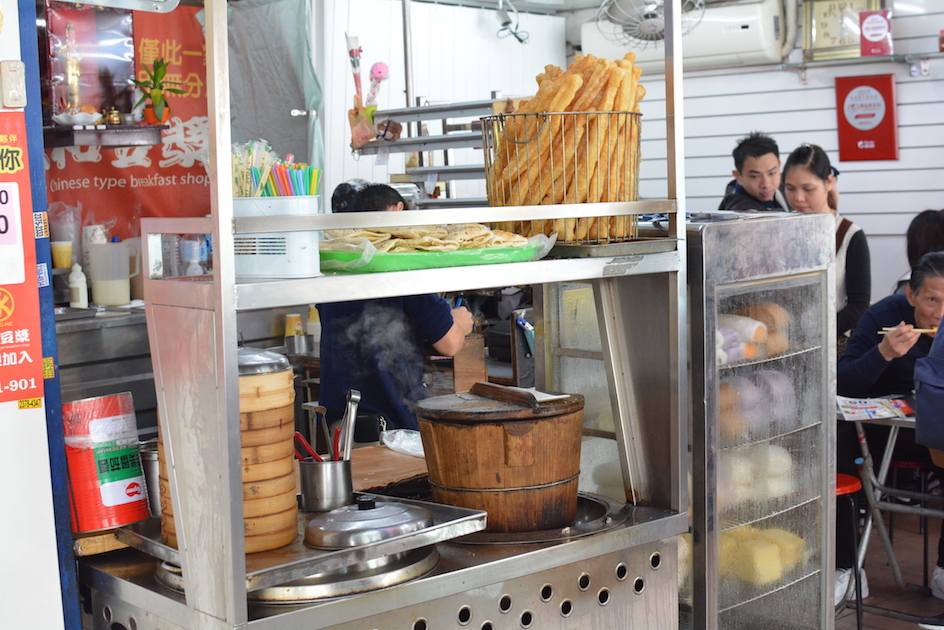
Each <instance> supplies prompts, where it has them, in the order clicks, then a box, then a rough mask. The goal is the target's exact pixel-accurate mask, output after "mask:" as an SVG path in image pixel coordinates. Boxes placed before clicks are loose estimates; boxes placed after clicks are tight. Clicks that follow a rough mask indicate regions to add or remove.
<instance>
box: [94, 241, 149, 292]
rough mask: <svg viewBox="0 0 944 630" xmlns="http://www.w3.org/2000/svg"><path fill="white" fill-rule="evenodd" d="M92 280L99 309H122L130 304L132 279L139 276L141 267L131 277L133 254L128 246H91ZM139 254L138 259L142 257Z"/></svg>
mask: <svg viewBox="0 0 944 630" xmlns="http://www.w3.org/2000/svg"><path fill="white" fill-rule="evenodd" d="M87 247H88V252H89V263H90V265H91V266H90V268H89V271H90V274H89V275H91V277H92V302H93V303H94V304H97V305H99V306H121V305H123V304H128V303H129V302H130V301H131V276H132V275H137V274H138V268H139V267H140V265H139V264H136V265H135V271H134V274H132V273H131V270H130V267H131V262H130V256H131V250H130V249H129V247H128V243H127V242H119V243H89V244H88V246H87ZM139 254H140V252H136V254H135V255H139Z"/></svg>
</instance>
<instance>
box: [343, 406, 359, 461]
mask: <svg viewBox="0 0 944 630" xmlns="http://www.w3.org/2000/svg"><path fill="white" fill-rule="evenodd" d="M360 401H361V393H360V392H359V391H357V390H356V389H352V390H350V391H349V392H348V393H347V407H346V408H345V409H344V416H343V417H342V418H341V426H340V429H341V436H340V440H339V444H343V445H344V446H343V448H344V450H343V452H340V453H338V455H340V458H341V460H348V459H351V449H352V448H353V447H354V423H355V421H356V419H357V403H359V402H360Z"/></svg>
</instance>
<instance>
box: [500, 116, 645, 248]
mask: <svg viewBox="0 0 944 630" xmlns="http://www.w3.org/2000/svg"><path fill="white" fill-rule="evenodd" d="M640 117H641V114H640V113H639V112H561V113H537V114H502V115H499V116H486V117H484V118H483V119H482V135H483V139H484V148H485V178H486V186H487V192H488V203H489V205H490V206H528V205H541V204H570V203H597V202H609V201H635V200H636V199H637V197H638V194H639V136H640V133H639V132H640ZM493 227H495V228H497V229H503V230H506V231H509V232H514V233H516V234H522V235H524V236H533V235H535V234H547V235H550V234H554V233H556V234H557V241H558V243H575V244H577V243H579V244H594V243H612V242H621V241H628V240H633V239H635V238H636V235H637V222H636V217H635V216H632V215H628V216H606V217H586V218H579V219H556V220H546V221H508V222H502V223H498V224H495V225H494V226H493Z"/></svg>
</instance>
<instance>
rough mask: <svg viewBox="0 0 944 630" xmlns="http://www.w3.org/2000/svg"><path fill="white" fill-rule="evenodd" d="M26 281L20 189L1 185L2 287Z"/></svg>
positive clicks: (0, 251) (14, 185)
mask: <svg viewBox="0 0 944 630" xmlns="http://www.w3.org/2000/svg"><path fill="white" fill-rule="evenodd" d="M25 281H26V265H25V261H24V259H23V228H22V226H21V225H20V194H19V187H18V186H17V184H15V183H13V182H2V183H0V285H5V284H22V283H23V282H25Z"/></svg>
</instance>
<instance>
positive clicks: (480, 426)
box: [417, 383, 584, 532]
mask: <svg viewBox="0 0 944 630" xmlns="http://www.w3.org/2000/svg"><path fill="white" fill-rule="evenodd" d="M501 390H505V391H508V388H500V387H499V386H495V385H491V384H488V383H476V385H475V386H474V387H473V388H472V390H471V391H470V393H462V394H452V395H448V396H437V397H434V398H427V399H425V400H421V401H420V402H419V403H418V404H417V418H418V419H419V426H420V434H421V436H422V439H423V449H424V450H425V452H426V465H427V467H428V469H429V481H430V485H431V486H432V491H433V500H435V501H437V502H439V503H445V504H447V505H456V506H459V507H466V508H472V509H478V510H485V511H487V512H488V527H487V528H486V530H485V531H489V532H525V531H540V530H547V529H556V528H561V527H566V526H568V525H571V524H573V522H574V520H575V518H576V513H577V482H578V478H579V475H580V444H581V434H582V429H583V405H584V399H583V396H580V395H579V394H574V395H570V396H567V397H566V398H562V399H558V400H554V401H549V402H543V403H537V402H536V401H534V400H533V398H532V399H531V400H527V399H526V398H522V399H521V402H518V401H517V400H515V398H514V395H512V397H511V398H510V399H509V400H511V402H508V401H502V400H495V399H493V398H486V397H485V396H482V395H477V394H484V395H486V396H493V395H496V394H497V395H503V394H502V392H501Z"/></svg>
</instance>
